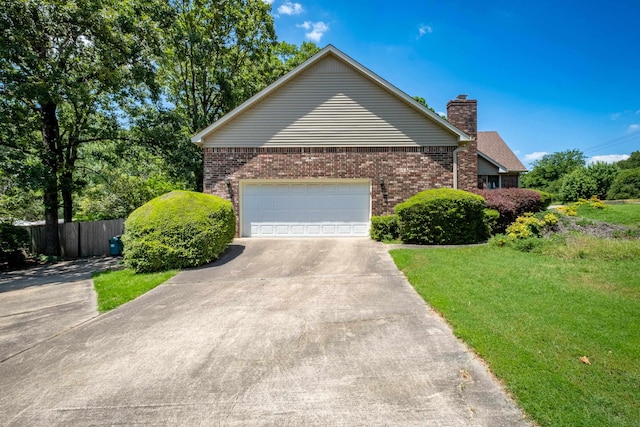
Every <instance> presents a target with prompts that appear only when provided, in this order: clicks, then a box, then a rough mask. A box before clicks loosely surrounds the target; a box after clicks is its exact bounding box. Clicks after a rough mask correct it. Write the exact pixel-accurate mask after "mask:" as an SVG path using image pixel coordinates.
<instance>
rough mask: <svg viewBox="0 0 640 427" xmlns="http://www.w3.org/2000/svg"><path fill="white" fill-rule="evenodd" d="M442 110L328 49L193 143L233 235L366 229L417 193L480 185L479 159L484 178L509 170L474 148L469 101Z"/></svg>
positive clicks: (474, 120)
mask: <svg viewBox="0 0 640 427" xmlns="http://www.w3.org/2000/svg"><path fill="white" fill-rule="evenodd" d="M447 118H448V120H445V119H443V118H442V117H440V116H439V115H438V114H436V113H434V112H432V111H431V110H429V109H428V108H427V107H425V106H424V105H422V104H420V103H418V102H416V101H415V100H414V99H413V98H411V97H410V96H408V95H407V94H405V93H403V92H402V91H400V90H399V89H397V88H396V87H394V86H393V85H391V84H390V83H388V82H387V81H385V80H383V79H382V78H380V77H379V76H377V75H376V74H374V73H373V72H371V71H370V70H368V69H367V68H365V67H363V66H362V65H360V64H359V63H357V62H356V61H354V60H353V59H351V58H350V57H348V56H347V55H345V54H344V53H342V52H341V51H339V50H338V49H336V48H335V47H333V46H331V45H329V46H327V47H326V48H324V49H323V50H322V51H320V52H319V53H318V54H316V55H315V56H314V57H312V58H310V59H309V60H308V61H306V62H305V63H304V64H302V65H300V66H299V67H298V68H296V69H294V70H293V71H291V72H290V73H288V74H287V75H285V76H284V77H282V78H281V79H279V80H278V81H276V82H275V83H273V84H272V85H270V86H269V87H267V88H266V89H264V90H263V91H261V92H259V93H258V94H257V95H255V96H254V97H252V98H250V99H249V100H247V101H246V102H245V103H243V104H242V105H240V106H239V107H238V108H236V109H235V110H233V111H231V112H230V113H228V114H227V115H225V116H224V117H222V118H221V119H220V120H218V121H216V122H215V123H214V124H212V125H211V126H209V127H207V128H206V129H204V130H202V131H201V132H200V133H198V134H197V135H195V136H194V137H193V138H192V141H193V142H194V143H196V144H198V145H199V146H201V147H203V149H204V191H205V192H206V193H210V194H214V195H217V196H220V197H223V198H226V199H228V200H231V202H232V203H233V206H234V209H235V211H236V213H237V216H238V228H237V229H238V234H239V235H240V236H258V237H268V236H366V235H367V233H368V229H369V222H370V218H371V215H383V214H390V213H393V207H394V206H395V205H396V204H398V203H400V202H402V201H404V200H406V199H407V198H409V197H410V196H412V195H414V194H416V193H417V192H419V191H421V190H425V189H428V188H442V187H448V188H459V189H466V190H471V189H474V188H477V187H478V181H479V178H480V177H479V176H478V165H479V160H478V159H479V157H480V158H482V159H483V161H484V163H486V164H487V167H486V168H484V163H483V170H482V172H483V176H492V174H493V172H495V175H499V174H500V173H508V172H509V171H510V170H509V169H507V168H506V166H505V165H503V164H502V163H501V162H500V160H499V159H496V158H495V157H496V155H495V154H487V155H483V154H481V153H479V152H478V141H477V138H478V132H477V102H476V101H475V100H470V99H466V96H464V95H460V96H458V98H457V99H454V100H452V101H449V103H448V104H447ZM504 147H506V145H505V146H504ZM504 147H502V148H501V149H504ZM506 149H507V150H508V147H507V148H506ZM509 152H510V150H509ZM511 155H513V153H511ZM513 157H515V156H513ZM489 166H493V168H494V169H491V167H489ZM511 172H513V171H512V170H511ZM518 172H519V171H516V173H518ZM500 180H501V179H498V180H497V181H496V180H495V179H493V178H486V182H498V184H499V183H500ZM515 183H516V184H517V179H516V181H515Z"/></svg>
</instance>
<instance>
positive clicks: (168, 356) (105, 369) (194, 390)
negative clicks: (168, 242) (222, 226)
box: [0, 239, 526, 426]
mask: <svg viewBox="0 0 640 427" xmlns="http://www.w3.org/2000/svg"><path fill="white" fill-rule="evenodd" d="M0 390H2V393H0V423H3V424H6V425H95V424H99V425H101V424H109V425H115V424H127V425H133V424H144V425H149V424H152V425H252V426H253V425H278V426H281V425H305V426H309V425H311V426H314V425H315V426H329V425H330V426H336V425H337V426H340V425H343V426H354V425H356V426H357V425H366V426H369V425H415V426H424V425H437V426H468V425H472V426H476V425H477V426H501V425H503V426H518V425H526V423H525V422H524V419H523V416H522V413H521V412H520V411H519V410H518V409H517V408H516V407H515V405H514V404H513V403H512V402H511V401H510V400H509V399H508V398H507V396H506V395H505V394H504V392H503V391H502V390H501V389H500V387H499V386H498V385H497V384H496V383H495V382H494V381H493V380H492V378H491V377H490V375H489V374H488V373H487V371H486V369H485V368H484V366H483V365H482V363H480V362H479V361H477V360H476V359H475V357H474V356H473V355H472V354H470V353H469V352H468V351H466V350H465V348H464V346H463V345H462V344H461V343H460V342H459V341H457V340H456V339H455V338H454V337H453V335H452V333H451V331H450V330H449V328H448V327H447V326H446V325H445V324H444V323H443V322H442V321H441V320H440V319H439V318H438V317H437V316H436V315H434V314H433V313H432V312H431V311H430V310H429V309H428V307H427V306H426V305H425V304H424V303H423V302H422V300H421V299H420V297H419V296H418V295H417V294H416V292H415V291H414V290H413V288H411V286H410V285H409V284H408V283H407V281H406V279H405V278H404V276H403V275H402V274H401V273H400V272H398V270H397V269H396V267H395V265H394V264H393V261H392V260H391V257H390V256H389V254H388V252H387V248H386V247H384V245H381V244H378V243H375V242H372V241H370V240H369V239H315V240H304V239H287V240H262V239H246V240H244V239H238V240H236V241H235V242H234V246H233V247H232V249H231V250H230V251H229V252H227V253H226V254H225V255H224V256H223V257H222V258H221V259H220V260H219V261H218V262H217V263H215V264H213V265H211V266H208V267H205V268H200V269H194V270H189V271H185V272H183V273H180V274H179V275H177V276H176V277H174V278H173V279H172V280H171V281H170V283H168V284H165V285H162V286H160V287H158V288H156V289H154V290H153V291H151V292H149V293H147V294H146V295H143V296H142V297H140V298H138V299H137V300H135V301H133V302H131V303H129V304H126V305H124V306H122V307H120V308H119V309H116V310H114V311H111V312H109V313H107V314H104V315H101V316H98V317H97V318H95V319H93V320H90V321H89V322H87V323H84V324H83V325H82V326H80V327H77V328H74V329H72V330H69V331H68V332H67V333H64V334H62V335H59V336H57V337H55V338H53V339H50V340H47V341H45V342H42V343H41V344H39V345H37V346H35V347H33V348H31V349H30V350H28V351H24V352H22V353H20V354H18V355H16V356H14V357H12V358H10V359H8V360H6V361H5V362H3V363H0Z"/></svg>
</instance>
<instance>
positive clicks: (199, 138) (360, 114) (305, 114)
mask: <svg viewBox="0 0 640 427" xmlns="http://www.w3.org/2000/svg"><path fill="white" fill-rule="evenodd" d="M329 59H330V60H329ZM336 67H339V68H343V69H344V70H348V73H350V74H349V75H348V76H347V77H349V76H351V78H352V80H351V81H346V80H342V79H340V78H337V79H336V78H332V77H331V74H332V73H333V74H335V72H336ZM344 70H343V76H344V75H345V74H344V72H345V71H344ZM325 71H326V72H325ZM322 73H325V74H324V75H325V76H326V78H325V80H324V81H321V80H319V79H321V77H320V78H319V77H318V76H322V75H323V74H322ZM310 75H311V77H312V78H313V79H315V80H312V79H311V78H310ZM363 78H364V79H363ZM358 84H360V85H361V87H354V85H358ZM327 86H328V87H329V88H332V87H333V86H336V88H337V89H336V90H337V92H336V93H331V94H330V98H328V99H325V98H322V97H321V96H320V95H322V96H325V95H326V93H322V94H320V95H319V94H318V92H320V91H323V87H325V89H324V92H327V91H328V90H327V89H326V87H327ZM294 89H295V90H294ZM300 91H302V93H300ZM305 91H306V93H305ZM350 91H351V92H353V93H349V92H350ZM367 91H368V92H367ZM373 92H376V94H374V95H375V96H376V97H377V98H376V99H378V100H380V99H382V98H384V99H386V100H387V101H388V102H386V104H387V105H385V106H382V105H380V104H378V103H376V102H374V101H371V100H372V99H373V98H368V99H365V95H366V96H369V95H371V93H373ZM389 95H391V96H390V97H389ZM314 96H317V99H316V98H313V97H314ZM318 99H319V100H321V103H320V104H314V102H316V101H317V100H318ZM363 99H364V100H365V101H364V102H362V100H363ZM367 101H370V102H369V103H367ZM390 106H391V107H390ZM393 106H396V107H393ZM241 116H242V117H244V120H243V121H242V123H241V124H238V123H235V119H237V118H238V117H241ZM425 118H426V119H427V121H426V122H425V121H424V120H423V119H425ZM387 119H388V120H387ZM363 121H366V123H367V125H366V126H368V129H369V135H366V137H367V138H369V141H371V142H367V141H365V139H366V138H365V137H364V136H363V137H360V138H358V137H359V136H360V135H359V133H360V132H362V129H363V128H365V126H363ZM387 121H388V123H384V122H387ZM409 121H412V122H411V123H409ZM407 123H409V124H407ZM416 123H417V124H418V125H419V126H418V127H420V126H422V129H418V132H415V131H416ZM420 123H422V125H420ZM425 123H429V128H430V129H427V127H426V126H425ZM396 124H401V126H400V128H394V126H395V125H396ZM381 125H384V126H386V128H384V127H383V128H382V129H383V130H384V132H386V133H384V132H378V133H376V132H375V131H376V130H378V129H381V128H380V126H381ZM402 125H404V128H402ZM328 127H332V129H328ZM329 132H333V133H331V134H330V136H331V137H332V138H334V141H329V143H328V144H327V145H333V146H339V145H352V146H356V145H365V146H367V145H369V144H376V143H378V142H379V143H383V142H385V141H386V143H387V144H388V143H389V141H390V138H389V137H391V138H392V139H393V141H395V142H394V144H395V145H408V144H409V145H410V144H412V143H414V144H415V143H416V141H418V142H419V144H423V145H448V144H456V143H457V142H463V141H470V140H471V138H470V137H469V136H468V135H467V134H465V133H464V132H463V131H461V130H460V129H458V128H457V127H455V126H454V125H452V124H451V123H449V122H448V121H446V120H445V119H443V118H442V117H440V116H439V115H438V114H436V113H434V112H432V111H431V110H429V109H428V108H427V107H425V106H424V105H422V104H420V103H419V102H417V101H416V100H414V99H413V98H412V97H410V96H409V95H407V94H406V93H404V92H402V91H401V90H400V89H398V88H396V87H395V86H393V85H392V84H390V83H389V82H387V81H386V80H384V79H382V78H381V77H380V76H378V75H376V74H375V73H373V72H372V71H370V70H369V69H367V68H365V67H364V66H362V65H361V64H359V63H357V62H356V61H354V60H353V59H352V58H350V57H349V56H347V55H345V54H344V53H343V52H341V51H340V50H338V49H336V48H335V47H334V46H332V45H328V46H327V47H325V48H324V49H322V50H321V51H320V52H318V53H317V54H316V55H314V56H313V57H311V58H310V59H308V60H307V61H305V62H304V63H302V64H301V65H299V66H298V67H296V68H295V69H293V70H292V71H290V72H289V73H287V74H286V75H284V76H283V77H281V78H280V79H278V80H277V81H276V82H274V83H273V84H271V85H270V86H268V87H267V88H265V89H263V90H262V91H260V92H259V93H257V94H256V95H254V96H253V97H251V98H249V99H248V100H247V101H245V102H244V103H243V104H241V105H240V106H238V107H237V108H235V109H234V110H232V111H230V112H229V113H227V114H225V115H224V116H223V117H222V118H220V119H219V120H217V121H216V122H214V123H213V124H211V125H210V126H208V127H207V128H205V129H203V130H202V131H200V132H198V133H197V134H196V135H194V136H193V137H192V138H191V141H192V142H194V143H196V144H198V145H200V146H213V145H217V144H218V143H219V142H215V141H214V139H215V140H216V141H221V140H222V141H224V142H223V143H224V144H227V145H228V146H237V147H241V146H256V144H261V146H266V145H268V146H286V145H290V144H293V143H296V142H297V143H300V142H301V141H302V140H304V141H305V142H306V145H313V144H318V145H325V143H324V141H322V138H323V137H326V136H328V135H329ZM213 134H216V135H215V137H214V136H213ZM414 134H415V135H414ZM425 135H427V136H430V135H435V136H434V139H433V142H430V141H429V140H428V138H427V137H426V136H425ZM444 135H447V136H446V138H445V136H444ZM314 138H315V139H314ZM443 138H444V139H443ZM251 139H253V141H250V140H251ZM327 139H329V138H327ZM377 140H379V141H377ZM443 140H446V141H450V142H446V143H443V142H442V141H443ZM319 141H320V142H319ZM363 141H364V142H363Z"/></svg>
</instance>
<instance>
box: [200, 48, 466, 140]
mask: <svg viewBox="0 0 640 427" xmlns="http://www.w3.org/2000/svg"><path fill="white" fill-rule="evenodd" d="M329 54H332V55H335V56H336V57H338V58H339V59H341V60H342V61H344V62H346V63H347V64H349V65H350V66H351V67H353V68H355V69H356V70H357V71H359V72H361V73H362V74H364V75H365V76H367V77H368V78H369V79H371V80H373V81H375V82H376V83H378V84H379V85H381V86H382V87H384V88H385V89H386V90H388V91H389V92H391V93H392V94H393V95H395V96H397V97H398V98H400V99H402V100H403V101H404V102H406V103H407V104H409V105H410V106H412V107H413V108H415V109H416V110H418V111H419V112H421V113H422V114H423V115H426V116H428V117H430V118H431V119H433V120H435V121H436V122H437V123H438V124H440V125H441V126H442V127H445V128H447V129H448V130H449V131H450V132H451V133H453V134H455V135H457V136H458V141H459V142H463V141H472V138H471V137H470V136H469V135H467V134H466V133H464V132H462V131H461V130H460V129H458V128H457V127H455V126H453V125H452V124H451V123H449V122H448V121H446V120H445V119H443V118H442V117H440V116H439V115H438V114H436V113H434V112H433V111H431V110H429V109H428V108H427V107H425V106H424V105H422V104H420V103H419V102H418V101H416V100H415V99H413V98H412V97H410V96H409V95H407V94H406V93H404V92H403V91H401V90H400V89H398V88H397V87H395V86H393V85H392V84H391V83H389V82H388V81H386V80H385V79H383V78H382V77H380V76H378V75H377V74H375V73H374V72H372V71H371V70H369V69H368V68H366V67H364V66H362V65H361V64H359V63H358V62H356V61H355V60H354V59H352V58H351V57H349V56H347V55H346V54H345V53H343V52H342V51H340V50H338V49H337V48H336V47H334V46H333V45H330V44H329V45H327V46H326V47H325V48H324V49H322V50H321V51H320V52H318V53H316V54H315V55H314V56H312V57H311V58H309V59H308V60H306V61H305V62H303V63H302V64H300V65H298V66H297V67H296V68H294V69H293V70H291V71H290V72H288V73H287V74H285V75H284V76H282V77H280V78H279V79H278V80H276V81H275V82H273V83H272V84H271V85H269V86H267V87H266V88H264V89H263V90H261V91H260V92H258V93H257V94H255V95H254V96H252V97H251V98H249V99H248V100H246V101H245V102H243V103H242V104H240V105H239V106H238V107H236V108H234V109H233V110H232V111H230V112H229V113H227V114H225V115H224V116H222V117H221V118H220V119H218V120H216V121H215V122H214V123H213V124H211V125H209V126H207V127H206V128H204V129H203V130H201V131H200V132H198V133H197V134H195V135H194V136H192V137H191V142H193V143H194V144H197V145H199V146H203V144H204V143H203V138H204V137H205V136H207V135H208V134H210V133H211V132H213V131H214V130H215V129H217V128H218V127H220V126H223V125H224V124H225V123H226V122H228V121H230V120H232V119H233V118H234V117H236V116H237V115H239V114H241V113H242V112H243V111H244V110H246V109H248V108H249V107H251V106H252V105H254V104H255V103H257V102H258V101H260V100H261V99H262V98H264V97H266V96H267V95H269V94H271V93H272V92H274V91H275V90H277V89H278V88H279V87H280V86H282V85H284V84H285V83H287V82H288V81H289V80H291V79H294V78H295V77H296V76H297V75H298V74H300V73H301V72H302V71H304V70H305V69H307V68H309V67H310V66H311V65H312V64H314V63H316V62H318V61H319V60H321V59H322V58H324V57H325V56H327V55H329Z"/></svg>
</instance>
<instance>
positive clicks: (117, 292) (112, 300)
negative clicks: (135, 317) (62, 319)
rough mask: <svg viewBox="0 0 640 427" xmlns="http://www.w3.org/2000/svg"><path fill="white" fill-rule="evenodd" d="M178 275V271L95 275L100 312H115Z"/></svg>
mask: <svg viewBox="0 0 640 427" xmlns="http://www.w3.org/2000/svg"><path fill="white" fill-rule="evenodd" d="M177 273H178V271H177V270H170V271H163V272H160V273H141V274H136V273H135V272H134V271H133V270H130V269H124V270H117V271H106V272H100V273H95V274H94V275H93V286H94V288H95V290H96V293H97V294H98V310H99V311H100V312H101V313H102V312H105V311H109V310H113V309H114V308H116V307H119V306H121V305H122V304H124V303H126V302H129V301H131V300H133V299H135V298H137V297H139V296H140V295H142V294H144V293H146V292H148V291H150V290H151V289H153V288H155V287H156V286H158V285H160V284H161V283H164V282H166V281H167V280H169V279H170V278H172V277H173V276H175V275H176V274H177Z"/></svg>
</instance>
